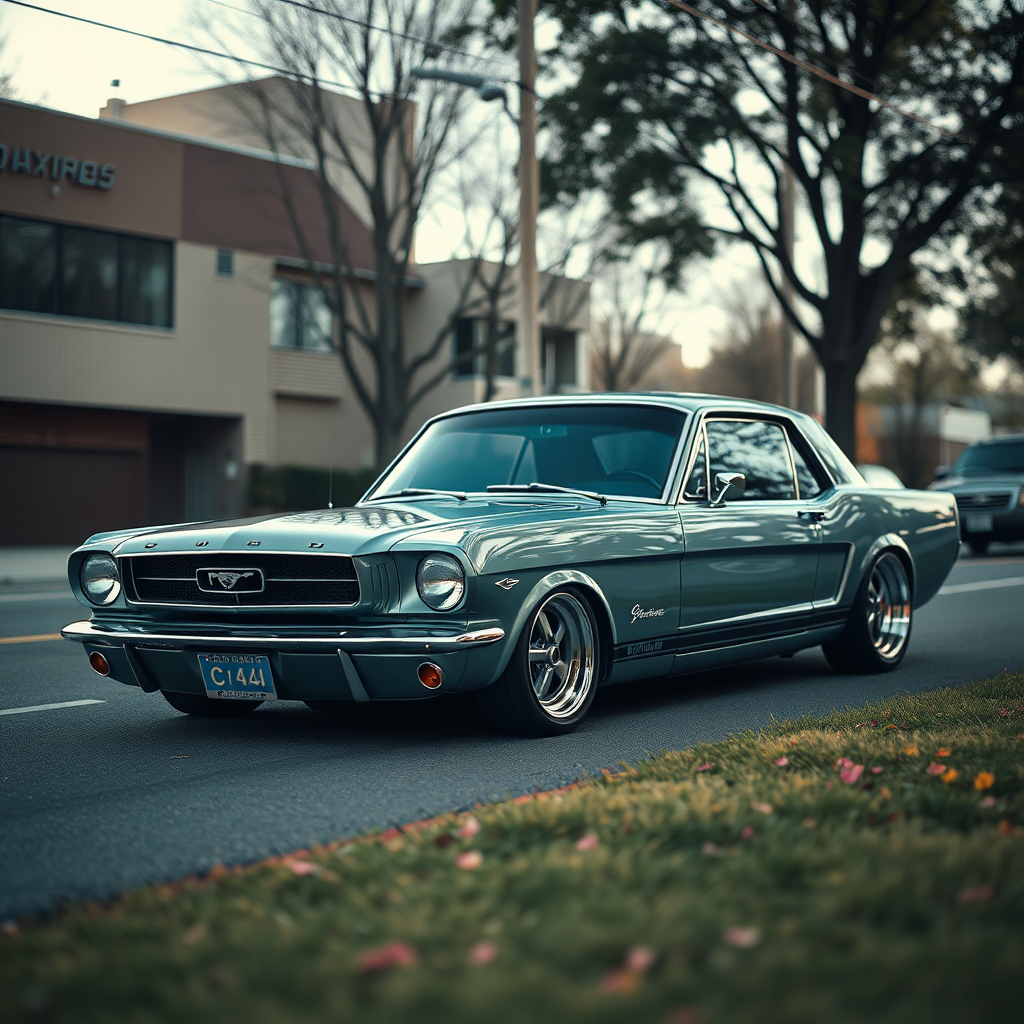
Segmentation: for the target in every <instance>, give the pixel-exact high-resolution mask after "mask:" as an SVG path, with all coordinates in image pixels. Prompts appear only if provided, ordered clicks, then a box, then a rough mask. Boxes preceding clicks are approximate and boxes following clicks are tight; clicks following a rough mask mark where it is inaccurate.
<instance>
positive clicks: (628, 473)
mask: <svg viewBox="0 0 1024 1024" xmlns="http://www.w3.org/2000/svg"><path fill="white" fill-rule="evenodd" d="M630 477H635V478H636V479H638V480H643V482H644V483H645V484H650V485H651V487H653V488H654V493H655V494H661V484H659V483H658V481H657V480H655V479H654V477H653V476H651V475H650V473H644V472H643V471H642V470H639V469H617V470H615V472H614V473H609V474H608V476H606V477H605V479H606V480H614V479H616V478H618V479H620V480H621V479H623V478H625V479H629V478H630Z"/></svg>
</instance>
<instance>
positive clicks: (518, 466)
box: [63, 394, 959, 735]
mask: <svg viewBox="0 0 1024 1024" xmlns="http://www.w3.org/2000/svg"><path fill="white" fill-rule="evenodd" d="M958 544H959V528H958V521H957V510H956V504H955V502H954V501H953V498H952V496H951V495H949V494H945V493H940V492H935V491H915V490H880V489H874V488H871V487H868V486H867V485H866V484H865V483H864V481H863V479H862V478H861V477H860V474H859V473H858V472H857V470H856V469H855V468H854V467H853V465H851V463H850V462H849V461H848V460H847V459H846V457H845V456H844V455H843V453H842V452H841V451H840V450H839V448H838V447H837V446H836V445H835V443H834V442H833V441H832V440H831V439H830V438H829V436H828V435H827V434H826V433H825V431H824V430H822V428H821V427H819V426H818V424H817V423H816V422H815V421H814V420H813V419H811V418H810V417H808V416H804V415H801V414H799V413H794V412H790V411H788V410H786V409H781V408H778V407H776V406H769V405H762V404H760V403H754V402H745V401H738V400H730V399H723V398H714V397H710V396H706V395H676V394H645V395H641V394H614V395H613V394H596V395H585V396H571V397H566V396H551V397H548V398H540V399H529V400H520V401H512V402H502V403H493V404H488V405H479V406H472V407H469V408H465V409H456V410H454V411H452V412H449V413H445V414H444V415H441V416H438V417H436V418H435V419H433V420H431V421H429V422H428V423H427V424H426V425H425V426H424V427H423V429H422V430H421V431H420V432H419V433H418V434H417V435H416V437H415V438H414V439H413V440H412V441H411V442H410V443H409V445H408V446H407V447H406V448H405V450H404V451H403V452H402V453H401V454H400V455H399V456H398V458H397V459H395V461H394V462H393V463H392V465H391V466H389V467H388V469H387V470H386V471H385V472H384V473H383V474H382V476H381V477H380V478H379V479H378V480H377V482H376V483H375V484H374V485H373V486H372V487H371V488H370V490H369V491H368V492H367V493H366V495H365V496H364V497H363V498H362V499H361V500H360V501H359V502H357V504H356V505H355V506H354V507H352V508H345V509H323V510H320V511H313V512H302V513H298V514H292V515H280V516H260V517H256V518H249V519H239V520H233V521H229V522H213V523H189V524H185V525H178V526H167V527H159V528H153V529H144V530H132V531H121V532H118V533H104V534H98V535H96V536H94V537H92V538H90V539H89V540H88V541H87V542H86V543H85V544H84V545H82V547H80V548H79V549H78V550H77V551H75V552H74V553H73V554H72V555H71V559H70V563H69V567H68V571H69V577H70V581H71V587H72V589H73V590H74V592H75V594H76V596H77V597H78V599H79V600H80V601H81V602H82V603H83V604H85V605H88V606H90V607H91V609H92V617H91V619H89V620H88V621H83V622H75V623H72V624H71V625H69V626H67V627H66V628H65V629H64V631H63V635H64V636H65V637H66V638H67V639H68V640H74V641H77V642H79V643H81V644H83V646H84V647H85V650H86V652H87V654H88V657H89V662H90V664H91V665H92V667H93V668H94V669H95V670H96V671H97V672H99V673H100V674H101V675H106V676H110V677H111V678H112V679H116V680H118V681H119V682H122V683H126V684H128V685H130V686H138V687H141V689H143V690H145V691H147V692H152V691H156V690H159V691H160V692H161V693H162V694H163V695H164V697H165V698H166V699H167V701H168V702H169V703H170V704H171V705H172V706H173V707H174V708H177V709H178V710H179V711H183V712H187V713H189V714H194V715H210V716H233V715H239V714H244V713H247V712H249V711H252V710H254V709H255V708H258V707H259V706H260V704H262V703H263V702H264V701H267V700H277V699H283V700H300V701H304V702H305V703H306V704H307V705H309V706H310V707H312V708H314V709H319V710H338V709H343V708H344V707H345V706H346V705H345V703H344V702H351V701H369V700H405V699H410V698H416V697H434V696H437V695H439V694H445V693H453V692H465V691H478V697H479V701H480V704H481V706H482V708H483V711H484V712H485V714H486V716H487V717H488V718H489V720H490V721H491V722H492V724H493V725H494V726H496V727H498V728H500V729H503V730H507V731H513V732H519V733H524V734H528V735H553V734H557V733H562V732H567V731H568V730H570V729H572V728H574V727H575V726H577V725H578V724H579V723H580V721H581V720H582V719H583V717H584V716H585V715H586V713H587V710H588V709H589V707H590V705H591V702H592V701H593V699H594V694H595V691H596V690H597V688H598V687H599V686H602V685H606V684H611V683H622V682H627V681H629V680H631V679H637V678H640V677H650V676H657V675H662V676H664V675H669V674H672V673H680V672H687V671H692V670H698V669H707V668H710V667H712V666H717V665H721V664H725V663H730V662H736V661H741V660H744V659H749V658H763V657H766V656H769V655H791V654H793V653H794V652H796V651H799V650H801V649H803V648H807V647H813V646H816V645H818V644H820V645H821V646H822V647H823V649H824V652H825V656H826V658H827V659H828V661H829V662H830V663H831V665H832V666H833V667H834V668H836V669H837V670H838V671H841V672H879V671H885V670H887V669H892V668H895V667H896V665H898V664H899V662H900V661H901V660H902V658H903V656H904V654H905V653H906V651H907V644H908V642H909V639H910V630H911V620H912V614H913V609H915V608H918V607H920V606H921V605H922V604H924V603H925V602H926V601H928V600H930V599H931V598H932V597H933V596H934V595H935V593H936V591H937V590H938V589H939V587H940V586H941V585H942V583H943V581H944V580H945V578H946V575H947V574H948V572H949V570H950V568H951V567H952V565H953V562H954V561H955V559H956V556H957V549H958Z"/></svg>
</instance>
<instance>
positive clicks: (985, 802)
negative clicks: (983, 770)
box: [978, 796, 998, 807]
mask: <svg viewBox="0 0 1024 1024" xmlns="http://www.w3.org/2000/svg"><path fill="white" fill-rule="evenodd" d="M997 803H998V801H997V800H996V798H995V797H994V796H986V797H983V798H982V801H981V803H980V804H979V805H978V806H979V807H995V805H996V804H997Z"/></svg>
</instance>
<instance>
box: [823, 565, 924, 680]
mask: <svg viewBox="0 0 1024 1024" xmlns="http://www.w3.org/2000/svg"><path fill="white" fill-rule="evenodd" d="M912 596H913V595H912V594H911V588H910V579H909V577H908V575H907V568H906V566H905V565H904V563H903V559H902V558H900V556H899V555H898V554H896V552H895V551H883V552H882V553H881V554H880V555H878V557H877V558H876V559H875V560H874V561H873V562H872V563H871V568H870V569H868V571H867V572H866V573H865V574H864V579H863V580H862V581H861V584H860V587H859V589H858V590H857V597H856V598H855V600H854V602H853V607H852V608H851V609H850V617H849V618H848V619H847V620H846V627H845V628H844V629H843V632H842V633H841V634H840V636H839V637H838V638H837V639H835V640H832V641H830V642H829V643H827V644H822V645H821V649H822V650H823V651H824V652H825V658H826V659H827V661H828V663H829V664H830V665H831V666H832V667H833V668H834V669H835V670H836V671H837V672H843V673H848V672H849V673H858V672H859V673H872V672H890V671H892V670H893V669H894V668H895V667H896V666H897V665H898V664H899V663H900V662H901V661H902V660H903V656H904V655H905V654H906V653H907V645H908V644H909V643H910V627H911V623H912V617H913V609H912Z"/></svg>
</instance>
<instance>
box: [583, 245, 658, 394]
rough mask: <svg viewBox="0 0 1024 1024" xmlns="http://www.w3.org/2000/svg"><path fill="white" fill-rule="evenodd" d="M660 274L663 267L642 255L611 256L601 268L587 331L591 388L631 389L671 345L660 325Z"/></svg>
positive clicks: (606, 389) (608, 389) (599, 389)
mask: <svg viewBox="0 0 1024 1024" xmlns="http://www.w3.org/2000/svg"><path fill="white" fill-rule="evenodd" d="M662 280H663V274H662V268H661V267H660V266H659V265H658V264H657V263H656V262H655V261H654V260H652V259H648V260H647V261H646V262H644V261H643V260H642V259H641V258H640V257H633V258H632V259H629V260H624V259H615V260H612V261H611V262H610V263H609V264H608V265H607V267H606V268H605V270H604V272H603V273H602V274H601V276H600V278H599V289H600V291H601V293H602V296H601V299H602V301H601V302H600V303H599V307H598V314H597V316H596V317H595V324H594V328H593V330H592V331H591V339H592V346H593V348H592V361H593V375H594V387H595V390H598V391H630V390H632V389H633V388H635V387H637V385H638V384H639V383H640V382H641V380H642V379H643V378H644V376H645V375H646V374H647V373H648V371H649V370H651V368H652V367H653V366H654V365H655V364H656V363H657V362H658V361H659V360H660V359H661V358H662V356H664V355H665V353H666V352H667V351H668V350H669V349H670V348H671V346H672V345H673V342H672V340H671V339H670V338H668V337H666V336H665V334H664V333H663V332H662V331H660V329H661V328H662V327H663V326H664V309H665V298H666V292H665V289H664V287H663V286H662V285H661V281H662Z"/></svg>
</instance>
